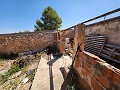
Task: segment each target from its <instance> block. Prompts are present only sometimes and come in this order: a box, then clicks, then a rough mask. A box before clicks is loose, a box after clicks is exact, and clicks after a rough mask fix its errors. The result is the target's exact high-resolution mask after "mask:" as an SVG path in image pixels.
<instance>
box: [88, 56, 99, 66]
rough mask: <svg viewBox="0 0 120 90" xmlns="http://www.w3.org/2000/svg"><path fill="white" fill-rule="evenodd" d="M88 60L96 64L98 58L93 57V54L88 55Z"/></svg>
mask: <svg viewBox="0 0 120 90" xmlns="http://www.w3.org/2000/svg"><path fill="white" fill-rule="evenodd" d="M88 61H89V62H90V63H92V64H93V65H96V64H97V59H96V58H93V57H91V56H89V57H88Z"/></svg>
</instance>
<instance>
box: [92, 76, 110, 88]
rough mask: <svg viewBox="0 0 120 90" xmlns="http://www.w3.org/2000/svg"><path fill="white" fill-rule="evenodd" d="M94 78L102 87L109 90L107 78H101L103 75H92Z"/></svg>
mask: <svg viewBox="0 0 120 90" xmlns="http://www.w3.org/2000/svg"><path fill="white" fill-rule="evenodd" d="M94 78H95V79H96V80H97V81H98V82H99V83H100V84H101V85H103V86H104V87H105V88H109V87H110V81H109V80H108V79H107V77H105V76H103V75H97V74H95V75H94Z"/></svg>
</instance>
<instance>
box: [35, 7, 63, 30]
mask: <svg viewBox="0 0 120 90" xmlns="http://www.w3.org/2000/svg"><path fill="white" fill-rule="evenodd" d="M61 24H62V20H61V18H60V17H59V16H58V14H57V12H56V11H55V10H53V9H52V8H51V7H50V6H48V7H47V8H45V9H44V11H43V12H42V17H41V18H40V19H37V20H36V25H34V28H35V30H34V31H41V30H58V28H60V27H61Z"/></svg>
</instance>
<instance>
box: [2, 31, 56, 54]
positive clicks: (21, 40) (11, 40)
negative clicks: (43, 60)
mask: <svg viewBox="0 0 120 90" xmlns="http://www.w3.org/2000/svg"><path fill="white" fill-rule="evenodd" d="M56 34H57V33H56V32H53V31H50V32H32V33H31V32H30V33H17V34H16V33H15V34H4V35H0V54H3V53H5V54H9V53H19V52H25V51H30V50H39V49H44V48H45V47H47V46H48V45H49V44H53V43H54V42H57V35H56Z"/></svg>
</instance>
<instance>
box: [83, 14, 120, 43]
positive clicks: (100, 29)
mask: <svg viewBox="0 0 120 90" xmlns="http://www.w3.org/2000/svg"><path fill="white" fill-rule="evenodd" d="M85 32H86V35H89V34H100V35H105V36H106V37H107V43H111V44H116V45H120V39H118V38H119V37H120V16H119V17H116V18H112V19H109V20H105V21H101V22H98V23H94V24H91V25H88V26H86V28H85Z"/></svg>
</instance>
